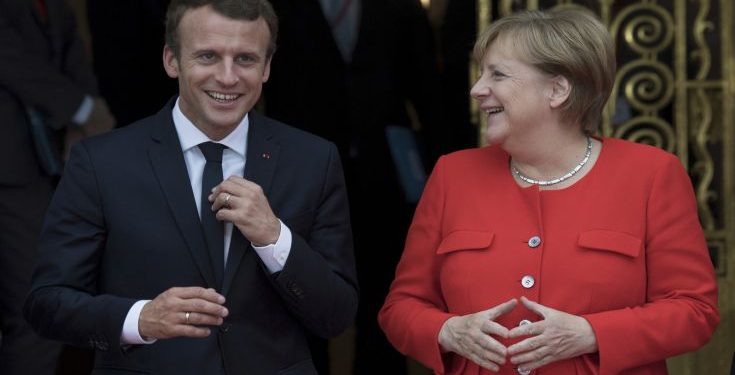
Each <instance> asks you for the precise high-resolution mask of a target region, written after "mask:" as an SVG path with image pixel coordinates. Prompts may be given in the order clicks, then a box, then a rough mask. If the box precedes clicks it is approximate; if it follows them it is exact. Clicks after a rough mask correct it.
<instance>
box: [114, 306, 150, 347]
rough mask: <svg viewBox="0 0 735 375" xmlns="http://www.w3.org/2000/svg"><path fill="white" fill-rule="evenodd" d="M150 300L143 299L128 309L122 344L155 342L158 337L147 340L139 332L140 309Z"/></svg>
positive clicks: (121, 339)
mask: <svg viewBox="0 0 735 375" xmlns="http://www.w3.org/2000/svg"><path fill="white" fill-rule="evenodd" d="M148 302H150V300H142V301H138V302H136V303H135V304H133V307H131V308H130V310H129V311H128V315H127V316H126V317H125V322H124V323H123V329H122V335H121V336H120V343H121V344H128V345H143V344H153V343H154V342H156V339H151V340H146V339H144V338H142V337H141V336H140V332H138V320H140V311H141V310H143V306H145V304H146V303H148Z"/></svg>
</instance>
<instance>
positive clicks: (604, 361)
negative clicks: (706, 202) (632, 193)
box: [584, 156, 719, 375]
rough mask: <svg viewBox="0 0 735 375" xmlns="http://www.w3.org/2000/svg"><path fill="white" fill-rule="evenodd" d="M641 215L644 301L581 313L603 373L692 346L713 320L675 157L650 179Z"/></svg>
mask: <svg viewBox="0 0 735 375" xmlns="http://www.w3.org/2000/svg"><path fill="white" fill-rule="evenodd" d="M646 215H647V217H646V226H647V234H646V239H645V256H646V265H647V271H648V277H647V279H648V284H647V291H646V293H647V302H646V303H645V304H644V305H642V306H637V307H631V308H625V309H621V310H614V311H606V312H601V313H595V314H590V315H586V316H584V317H585V318H586V319H587V320H588V321H589V322H590V324H591V325H592V329H593V330H594V332H595V335H596V337H597V344H598V349H599V361H600V363H599V365H600V374H601V375H608V374H618V373H621V372H623V371H625V370H626V369H630V368H634V367H637V366H640V365H644V364H647V363H651V362H654V361H660V360H662V359H665V358H668V357H672V356H675V355H678V354H681V353H685V352H688V351H692V350H694V349H697V348H699V347H700V346H702V345H704V344H705V343H706V342H707V341H708V340H709V338H710V337H711V335H712V333H713V331H714V329H715V327H716V326H717V324H718V322H719V315H718V312H717V284H716V280H715V276H714V272H713V269H712V263H711V261H710V259H709V256H708V253H707V247H706V243H705V239H704V234H703V232H702V229H701V226H700V224H699V220H698V218H697V207H696V201H695V197H694V192H693V190H692V187H691V181H690V180H689V178H688V176H687V174H686V172H685V171H684V168H683V167H682V165H681V163H680V162H679V160H678V159H676V158H675V157H673V156H670V157H669V158H667V159H666V162H665V163H664V165H663V167H662V168H661V169H660V170H659V171H658V172H657V174H656V176H655V177H654V178H653V183H652V186H651V190H650V194H649V198H648V205H647V214H646ZM631 338H634V339H632V340H631Z"/></svg>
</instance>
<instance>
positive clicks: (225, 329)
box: [219, 323, 232, 333]
mask: <svg viewBox="0 0 735 375" xmlns="http://www.w3.org/2000/svg"><path fill="white" fill-rule="evenodd" d="M230 327H232V324H230V323H225V324H223V325H221V326H219V331H220V332H222V333H227V332H229V330H230Z"/></svg>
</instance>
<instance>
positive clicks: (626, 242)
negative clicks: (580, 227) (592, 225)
mask: <svg viewBox="0 0 735 375" xmlns="http://www.w3.org/2000/svg"><path fill="white" fill-rule="evenodd" d="M577 243H578V244H579V246H581V247H585V248H588V249H593V250H603V251H611V252H613V253H618V254H622V255H627V256H629V257H632V258H635V257H637V256H638V255H639V254H640V253H641V249H642V247H643V246H642V241H641V239H640V238H638V237H636V236H633V235H631V234H627V233H623V232H615V231H611V230H603V229H595V230H588V231H586V232H582V233H580V234H579V241H578V242H577Z"/></svg>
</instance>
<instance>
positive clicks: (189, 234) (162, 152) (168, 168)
mask: <svg viewBox="0 0 735 375" xmlns="http://www.w3.org/2000/svg"><path fill="white" fill-rule="evenodd" d="M172 107H173V100H172V101H170V102H169V105H167V106H166V107H164V108H163V109H162V110H161V111H160V112H158V114H157V115H156V120H155V125H154V127H153V129H152V132H151V136H152V139H153V142H151V147H150V148H149V150H148V155H149V157H150V160H151V164H152V165H153V170H154V172H155V175H156V177H157V178H158V183H159V184H160V185H161V190H162V191H163V194H164V196H165V197H166V201H167V202H168V206H169V208H170V209H171V214H172V215H173V217H174V220H175V221H176V225H177V226H178V227H179V230H180V231H181V235H182V237H184V240H185V241H186V244H187V245H188V246H187V248H188V250H189V254H190V255H191V257H192V258H193V259H194V263H196V265H197V268H199V272H200V273H201V275H202V278H203V279H204V281H205V283H206V285H207V286H208V287H215V281H214V274H213V269H212V264H211V263H210V260H209V254H208V253H207V251H206V250H205V249H206V245H205V242H204V235H203V233H202V227H201V224H200V221H199V214H198V213H197V208H196V203H195V201H194V193H193V192H192V191H191V182H190V181H189V173H188V172H187V170H186V162H184V155H183V152H182V151H181V143H180V142H179V138H178V135H177V134H176V128H175V127H174V123H173V119H172V117H171V110H172Z"/></svg>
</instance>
